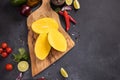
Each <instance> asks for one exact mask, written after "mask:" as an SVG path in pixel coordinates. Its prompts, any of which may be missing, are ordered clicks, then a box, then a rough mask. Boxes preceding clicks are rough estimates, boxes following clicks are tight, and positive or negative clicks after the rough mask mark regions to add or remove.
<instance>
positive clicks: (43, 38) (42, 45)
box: [35, 33, 51, 60]
mask: <svg viewBox="0 0 120 80" xmlns="http://www.w3.org/2000/svg"><path fill="white" fill-rule="evenodd" d="M50 49H51V46H50V44H49V42H48V35H47V33H41V34H40V35H39V36H38V38H37V40H36V43H35V55H36V57H37V58H38V59H40V60H44V59H45V58H46V57H47V56H48V54H49V52H50Z"/></svg>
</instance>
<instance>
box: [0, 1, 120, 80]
mask: <svg viewBox="0 0 120 80" xmlns="http://www.w3.org/2000/svg"><path fill="white" fill-rule="evenodd" d="M79 1H80V3H81V9H80V10H78V11H75V10H72V11H71V12H70V13H71V14H70V15H72V16H73V17H74V18H75V19H76V20H77V24H76V25H73V24H72V23H71V29H70V31H69V34H70V36H71V37H72V38H73V40H74V41H75V43H76V46H75V47H74V48H73V49H72V50H71V51H69V52H68V54H66V55H65V56H64V57H62V58H61V59H60V60H58V61H57V62H56V63H54V64H53V65H51V66H50V67H49V68H47V69H46V70H44V71H43V72H42V73H40V74H38V75H37V76H35V77H33V78H32V77H31V70H30V69H29V70H28V71H27V72H25V73H24V76H23V79H22V80H36V79H37V78H40V77H42V76H45V77H46V78H47V79H48V80H120V62H119V61H120V9H119V8H120V0H79ZM60 19H61V22H62V25H63V26H65V24H64V23H65V22H64V19H63V17H60ZM3 41H6V42H8V43H9V45H10V46H11V47H12V48H13V50H14V51H13V53H17V49H18V48H20V47H24V48H25V49H26V50H27V51H28V47H27V27H26V17H23V16H21V15H20V14H19V10H18V9H17V8H15V7H12V6H11V5H10V4H9V0H2V1H1V3H0V42H3ZM6 63H12V64H13V65H14V69H13V71H10V72H8V71H6V70H5V68H4V66H5V64H6ZM16 65H17V63H15V62H13V60H12V55H9V57H8V58H6V59H2V58H0V79H1V80H15V78H16V77H17V75H18V74H19V71H18V70H17V66H16ZM61 67H64V68H65V69H66V70H67V71H68V73H69V78H68V79H64V78H63V77H62V76H61V75H60V74H59V70H60V68H61Z"/></svg>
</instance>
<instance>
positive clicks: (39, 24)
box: [32, 18, 59, 34]
mask: <svg viewBox="0 0 120 80" xmlns="http://www.w3.org/2000/svg"><path fill="white" fill-rule="evenodd" d="M58 27H59V26H58V23H57V22H56V21H55V20H54V19H53V18H42V19H39V20H37V21H35V22H33V23H32V30H33V31H34V32H35V33H38V34H40V33H48V32H49V31H50V30H52V29H58Z"/></svg>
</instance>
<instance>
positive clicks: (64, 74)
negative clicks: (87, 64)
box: [60, 68, 68, 78]
mask: <svg viewBox="0 0 120 80" xmlns="http://www.w3.org/2000/svg"><path fill="white" fill-rule="evenodd" d="M60 73H61V75H62V76H63V77H65V78H67V77H68V73H67V71H66V70H65V69H64V68H61V69H60Z"/></svg>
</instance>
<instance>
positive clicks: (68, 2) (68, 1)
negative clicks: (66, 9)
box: [65, 0, 73, 5]
mask: <svg viewBox="0 0 120 80" xmlns="http://www.w3.org/2000/svg"><path fill="white" fill-rule="evenodd" d="M72 2H73V0H65V3H66V4H67V5H71V4H72Z"/></svg>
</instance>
